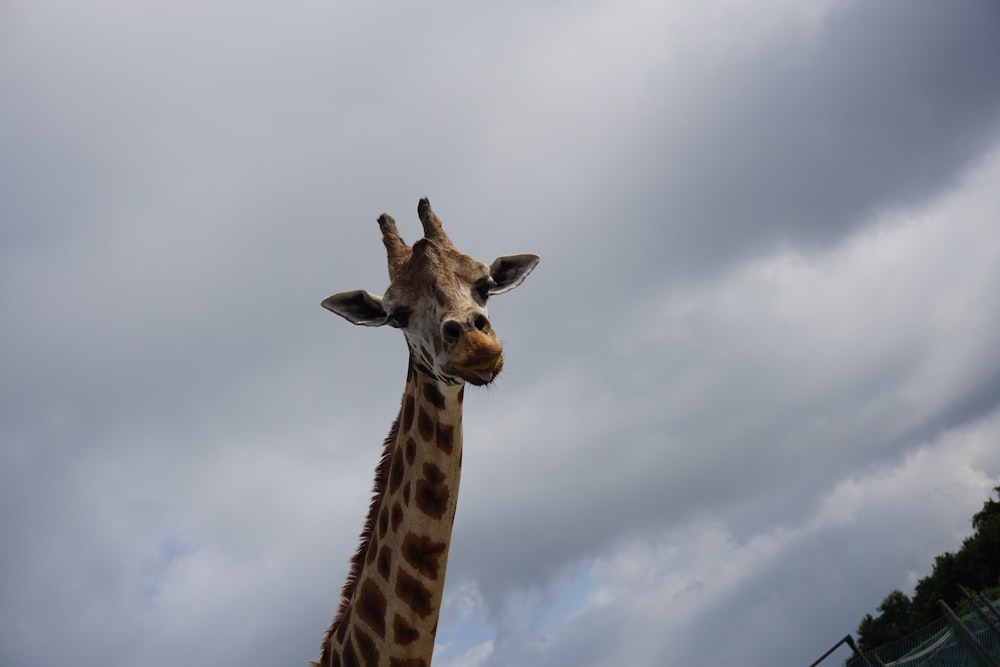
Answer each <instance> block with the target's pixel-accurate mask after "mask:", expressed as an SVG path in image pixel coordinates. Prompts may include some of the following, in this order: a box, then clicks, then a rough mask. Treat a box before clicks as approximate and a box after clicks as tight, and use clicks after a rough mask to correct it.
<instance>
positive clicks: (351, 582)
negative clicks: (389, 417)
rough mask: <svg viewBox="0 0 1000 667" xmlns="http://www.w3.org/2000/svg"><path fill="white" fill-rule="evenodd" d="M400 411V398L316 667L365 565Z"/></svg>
mask: <svg viewBox="0 0 1000 667" xmlns="http://www.w3.org/2000/svg"><path fill="white" fill-rule="evenodd" d="M411 372H412V371H411ZM403 398H404V399H405V398H406V393H405V392H404V393H403ZM402 414H403V406H402V402H401V403H400V407H399V413H398V414H397V415H396V419H395V420H394V421H393V422H392V428H390V429H389V435H387V436H386V437H385V442H384V443H383V445H382V456H381V458H380V459H379V462H378V465H377V466H376V468H375V483H374V486H373V488H372V499H371V502H370V503H369V504H368V517H367V518H366V519H365V525H364V528H362V529H361V538H360V543H359V544H358V548H357V550H356V551H355V552H354V555H353V556H351V568H350V570H349V572H348V574H347V580H346V581H345V582H344V586H343V588H342V589H341V591H340V596H341V597H340V606H339V607H338V608H337V613H336V615H335V616H334V617H333V622H332V623H330V627H329V628H328V629H327V631H326V636H325V637H324V638H323V652H322V654H321V657H320V660H319V662H315V661H313V663H312V664H313V665H314V666H316V667H321V666H324V665H329V664H330V662H329V661H330V656H329V655H328V651H329V650H330V645H331V642H330V640H331V639H332V638H333V635H334V634H335V633H336V632H337V629H338V628H339V627H340V625H341V623H343V622H344V620H345V618H344V617H345V615H346V614H347V613H348V605H350V602H351V598H352V597H353V596H354V591H355V589H356V588H357V586H358V580H359V579H360V578H361V570H362V568H363V567H364V561H365V555H366V554H367V553H368V546H369V545H370V544H371V540H372V535H373V534H374V532H375V522H376V521H377V520H378V512H379V509H380V508H381V507H382V497H383V496H384V495H385V488H386V484H387V481H388V479H389V467H390V465H391V464H392V454H393V451H394V450H395V446H396V438H397V437H398V435H399V418H400V416H401V415H402Z"/></svg>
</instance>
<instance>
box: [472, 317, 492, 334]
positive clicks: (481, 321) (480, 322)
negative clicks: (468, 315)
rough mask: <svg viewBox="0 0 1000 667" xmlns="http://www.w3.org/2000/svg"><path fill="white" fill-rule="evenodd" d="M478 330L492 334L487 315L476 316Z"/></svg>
mask: <svg viewBox="0 0 1000 667" xmlns="http://www.w3.org/2000/svg"><path fill="white" fill-rule="evenodd" d="M474 324H475V325H476V328H477V329H479V330H480V331H482V332H483V333H489V332H490V321H489V319H487V317H486V316H485V315H476V321H475V322H474Z"/></svg>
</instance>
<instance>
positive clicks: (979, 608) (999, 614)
mask: <svg viewBox="0 0 1000 667" xmlns="http://www.w3.org/2000/svg"><path fill="white" fill-rule="evenodd" d="M962 592H963V593H964V594H965V599H964V600H962V602H961V603H960V604H959V605H958V606H957V607H956V609H955V610H954V611H953V610H952V609H950V608H949V607H948V605H946V604H945V603H944V602H943V601H938V605H939V606H940V607H941V611H942V612H943V613H944V615H943V616H942V617H941V618H939V619H938V620H936V621H934V622H932V623H930V624H928V625H925V626H924V627H922V628H920V629H919V630H917V631H916V632H914V633H913V634H911V635H909V636H907V637H904V638H902V639H900V640H898V641H894V642H892V643H890V644H886V645H884V646H880V647H878V648H877V649H874V650H872V651H868V652H866V653H864V654H862V653H860V652H858V651H857V648H856V647H855V646H854V642H853V641H852V640H851V637H850V635H848V636H847V637H845V638H844V639H842V640H841V641H840V642H839V643H838V644H837V645H835V646H834V648H833V649H830V650H829V651H827V653H826V654H825V655H824V656H823V657H822V658H820V659H819V660H818V661H816V662H815V663H813V667H815V665H818V664H819V663H820V662H822V661H823V660H824V659H825V658H826V657H827V656H828V655H830V654H831V653H832V652H833V651H834V649H836V648H837V646H839V645H840V644H841V643H844V642H846V643H848V644H849V645H850V647H851V648H852V650H854V651H855V655H854V656H853V657H852V658H849V659H848V660H847V662H846V663H845V666H846V667H1000V608H998V606H1000V588H994V589H991V590H988V591H984V592H982V593H979V594H975V593H968V592H967V591H965V589H962Z"/></svg>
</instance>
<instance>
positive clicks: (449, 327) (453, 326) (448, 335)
mask: <svg viewBox="0 0 1000 667" xmlns="http://www.w3.org/2000/svg"><path fill="white" fill-rule="evenodd" d="M441 335H442V336H443V337H444V339H445V340H446V341H447V342H449V343H454V342H455V341H457V340H458V339H459V338H460V337H461V336H462V325H460V324H459V323H458V322H456V321H455V320H448V321H447V322H445V323H444V324H443V325H442V326H441Z"/></svg>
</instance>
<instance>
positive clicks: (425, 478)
mask: <svg viewBox="0 0 1000 667" xmlns="http://www.w3.org/2000/svg"><path fill="white" fill-rule="evenodd" d="M463 395H464V385H446V384H443V383H440V382H438V381H437V380H435V379H433V378H430V377H428V376H426V375H424V374H422V373H420V372H418V371H417V370H416V369H415V366H414V362H413V360H412V359H411V361H410V365H409V370H408V372H407V377H406V388H405V390H404V392H403V401H402V405H401V406H400V411H399V415H398V416H397V417H396V421H395V423H393V426H392V429H391V430H390V432H389V436H388V438H386V442H385V449H384V451H383V455H382V460H381V461H380V463H379V465H378V468H377V471H376V477H375V491H374V494H375V495H374V498H373V499H372V503H371V506H370V508H369V512H368V520H367V522H366V525H365V529H364V531H363V533H362V536H361V545H360V546H359V548H358V551H357V553H356V554H355V556H354V558H353V560H352V562H351V572H350V574H349V576H348V580H347V583H346V584H345V585H344V590H343V599H342V601H341V605H340V609H339V611H338V613H337V617H336V618H334V621H333V624H332V625H331V626H330V629H329V630H328V631H327V635H326V639H325V640H324V642H323V655H322V658H321V660H320V663H319V664H320V665H321V666H322V667H354V666H355V665H358V666H360V665H365V666H366V667H368V666H372V667H375V666H377V667H430V664H431V655H432V653H433V650H434V637H435V634H436V633H437V622H438V614H439V612H440V609H441V597H442V594H443V592H444V578H445V568H446V566H447V561H448V547H449V545H450V543H451V531H452V526H453V524H454V521H455V507H456V502H457V500H458V485H459V478H460V472H461V468H462V399H463Z"/></svg>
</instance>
